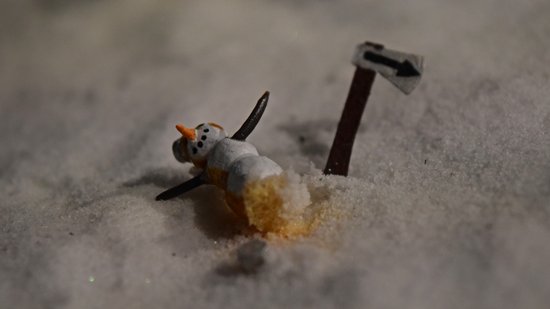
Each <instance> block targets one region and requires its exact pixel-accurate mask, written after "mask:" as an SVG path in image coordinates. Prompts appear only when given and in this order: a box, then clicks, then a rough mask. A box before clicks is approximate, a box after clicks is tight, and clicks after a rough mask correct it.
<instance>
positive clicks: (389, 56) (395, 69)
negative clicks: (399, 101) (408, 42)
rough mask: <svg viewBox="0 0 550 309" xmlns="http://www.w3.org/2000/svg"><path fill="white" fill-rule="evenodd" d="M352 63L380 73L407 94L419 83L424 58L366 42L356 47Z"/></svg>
mask: <svg viewBox="0 0 550 309" xmlns="http://www.w3.org/2000/svg"><path fill="white" fill-rule="evenodd" d="M352 63H353V64H355V65H356V66H358V67H361V68H363V69H370V70H373V71H375V72H377V73H380V75H382V76H384V77H385V78H386V79H387V80H389V81H390V82H391V83H392V84H394V85H395V86H396V87H397V88H399V90H401V91H403V92H404V93H405V94H409V93H411V92H412V91H413V90H414V88H416V86H417V85H418V83H419V82H420V78H421V76H422V72H423V65H424V58H423V57H422V56H418V55H413V54H407V53H402V52H399V51H395V50H391V49H386V48H384V46H382V45H380V44H376V43H370V42H366V43H363V44H361V45H359V46H357V48H356V49H355V53H354V55H353V59H352Z"/></svg>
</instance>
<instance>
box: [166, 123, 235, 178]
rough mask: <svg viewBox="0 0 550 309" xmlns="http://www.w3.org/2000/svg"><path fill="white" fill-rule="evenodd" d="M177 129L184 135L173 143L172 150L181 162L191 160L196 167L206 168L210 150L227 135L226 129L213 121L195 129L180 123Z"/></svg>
mask: <svg viewBox="0 0 550 309" xmlns="http://www.w3.org/2000/svg"><path fill="white" fill-rule="evenodd" d="M176 129H178V131H179V132H180V133H181V135H182V137H181V138H179V139H177V140H176V141H175V142H174V144H173V145H172V152H173V153H174V156H175V157H176V160H178V161H179V162H182V163H183V162H191V163H193V164H194V165H195V166H196V167H199V168H204V167H205V165H206V158H207V156H208V153H209V152H210V150H212V149H213V148H214V146H215V145H216V144H217V143H218V142H219V141H220V140H222V139H224V138H226V137H227V134H226V133H225V131H224V129H223V128H222V127H221V126H220V125H218V124H216V123H213V122H208V123H202V124H199V125H198V126H196V127H195V128H194V129H192V128H186V127H185V126H183V125H181V124H178V125H176Z"/></svg>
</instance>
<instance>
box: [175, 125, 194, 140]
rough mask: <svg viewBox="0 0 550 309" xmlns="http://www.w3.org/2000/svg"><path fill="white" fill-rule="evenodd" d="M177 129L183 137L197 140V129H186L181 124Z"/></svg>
mask: <svg viewBox="0 0 550 309" xmlns="http://www.w3.org/2000/svg"><path fill="white" fill-rule="evenodd" d="M176 129H178V131H180V133H181V135H183V136H184V137H185V138H186V139H188V140H191V141H193V140H195V137H196V136H197V135H196V133H195V129H191V128H186V127H184V126H183V125H181V124H178V125H176Z"/></svg>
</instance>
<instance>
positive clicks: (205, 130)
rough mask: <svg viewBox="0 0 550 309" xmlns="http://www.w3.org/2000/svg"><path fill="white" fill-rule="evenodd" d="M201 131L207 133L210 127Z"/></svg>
mask: <svg viewBox="0 0 550 309" xmlns="http://www.w3.org/2000/svg"><path fill="white" fill-rule="evenodd" d="M202 131H203V132H205V133H208V132H210V129H204V130H202Z"/></svg>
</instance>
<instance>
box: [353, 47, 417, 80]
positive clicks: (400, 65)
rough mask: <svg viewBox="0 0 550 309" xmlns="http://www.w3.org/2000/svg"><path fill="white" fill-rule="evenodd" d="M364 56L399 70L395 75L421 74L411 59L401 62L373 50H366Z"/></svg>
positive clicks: (371, 60)
mask: <svg viewBox="0 0 550 309" xmlns="http://www.w3.org/2000/svg"><path fill="white" fill-rule="evenodd" d="M363 58H365V60H368V61H370V62H374V63H379V64H383V65H385V66H388V67H390V68H392V69H395V70H397V72H396V74H395V75H396V76H399V77H413V76H419V75H420V72H418V70H417V69H416V68H415V67H414V66H413V65H412V63H410V62H409V60H405V61H403V62H399V61H396V60H393V59H391V58H388V57H385V56H382V55H379V54H376V53H373V52H371V51H366V52H365V53H364V54H363Z"/></svg>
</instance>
